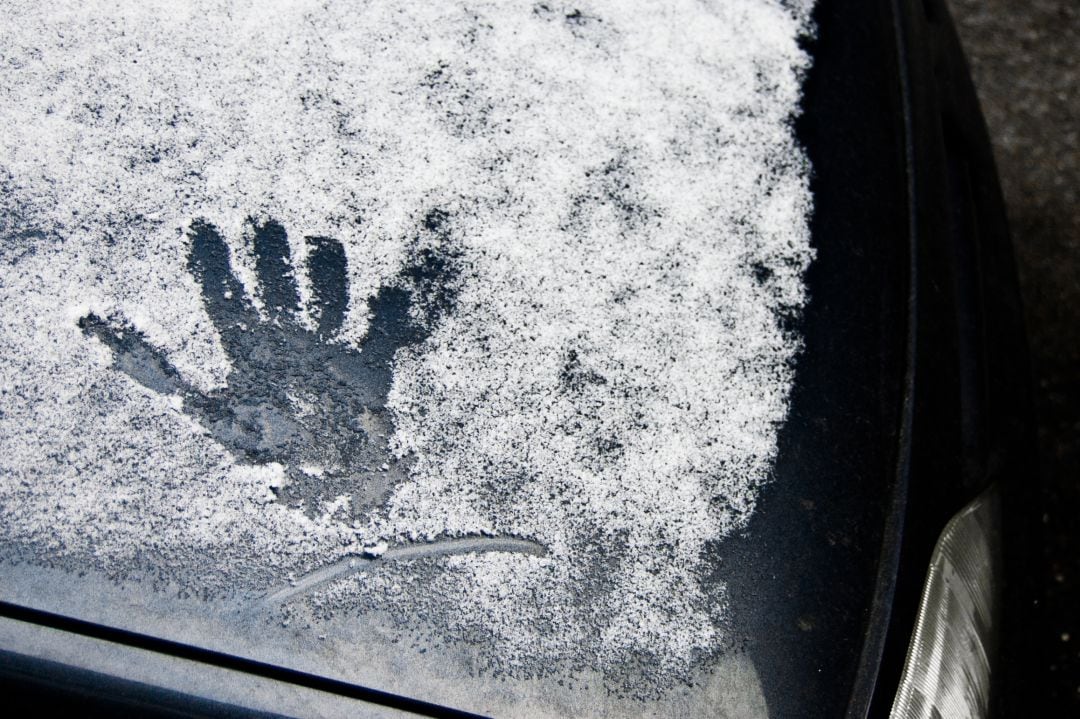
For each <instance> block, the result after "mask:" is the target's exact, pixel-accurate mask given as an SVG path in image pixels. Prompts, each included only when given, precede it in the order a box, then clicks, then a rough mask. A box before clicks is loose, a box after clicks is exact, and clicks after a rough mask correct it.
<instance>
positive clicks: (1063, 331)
mask: <svg viewBox="0 0 1080 719" xmlns="http://www.w3.org/2000/svg"><path fill="white" fill-rule="evenodd" d="M950 6H951V8H952V12H953V17H954V19H955V21H956V25H957V30H958V32H959V34H960V38H961V42H962V43H963V44H964V48H965V51H966V52H967V56H968V61H969V63H970V65H971V70H972V74H973V76H974V78H975V84H976V86H977V88H978V91H979V96H980V99H981V101H982V105H983V112H984V113H985V115H986V121H987V124H988V126H989V129H990V134H991V138H992V140H993V144H994V151H995V156H996V158H997V163H998V171H999V173H1000V175H1001V184H1002V188H1003V190H1004V193H1005V200H1006V204H1007V206H1008V211H1009V221H1010V226H1011V230H1012V235H1013V243H1014V246H1015V250H1016V256H1017V261H1018V264H1019V271H1020V283H1021V291H1022V294H1023V298H1024V303H1025V306H1026V314H1027V323H1028V337H1029V342H1030V345H1031V359H1032V366H1033V370H1034V381H1033V386H1034V388H1035V404H1036V411H1037V413H1038V423H1039V426H1038V431H1039V444H1040V454H1041V465H1042V466H1041V470H1042V505H1043V506H1042V512H1043V514H1042V524H1043V530H1044V533H1043V553H1042V556H1041V558H1040V562H1039V565H1038V571H1039V572H1040V573H1041V576H1042V579H1043V585H1044V596H1043V603H1044V616H1045V617H1046V619H1047V620H1048V621H1047V622H1046V623H1044V624H1043V625H1042V626H1041V627H1040V633H1041V636H1040V638H1039V642H1038V647H1039V650H1040V656H1039V657H1038V661H1037V663H1036V664H1035V665H1034V666H1033V667H1032V683H1033V685H1034V684H1035V683H1036V682H1039V681H1043V680H1045V681H1046V688H1047V690H1046V692H1045V696H1043V697H1041V698H1042V699H1044V700H1045V701H1046V702H1047V705H1046V707H1045V715H1052V716H1077V715H1078V712H1080V612H1078V611H1077V608H1078V607H1080V522H1078V519H1077V518H1078V516H1080V276H1078V274H1077V266H1078V264H1080V206H1078V205H1077V194H1078V192H1080V91H1078V90H1080V52H1078V50H1077V48H1080V3H1076V2H1075V0H1032V2H1025V3H1017V2H1010V1H1009V0H950Z"/></svg>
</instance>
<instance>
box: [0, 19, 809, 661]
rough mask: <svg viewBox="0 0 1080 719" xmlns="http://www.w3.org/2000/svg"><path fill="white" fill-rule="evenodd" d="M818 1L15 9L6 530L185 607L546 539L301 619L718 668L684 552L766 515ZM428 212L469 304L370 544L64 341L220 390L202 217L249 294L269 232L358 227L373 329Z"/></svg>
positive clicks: (385, 582) (1, 484)
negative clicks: (359, 562) (797, 131)
mask: <svg viewBox="0 0 1080 719" xmlns="http://www.w3.org/2000/svg"><path fill="white" fill-rule="evenodd" d="M811 4H812V0H792V1H789V2H780V1H779V0H710V1H705V0H701V1H695V2H692V1H690V0H685V1H672V2H631V1H629V0H620V1H619V2H610V3H601V2H586V3H582V4H577V5H572V6H571V5H563V4H559V3H553V2H542V3H533V2H497V3H493V2H474V3H468V4H467V5H464V6H462V5H460V4H458V3H404V2H366V3H339V4H331V5H330V6H329V7H326V6H324V3H321V2H295V3H267V2H232V3H222V2H191V3H177V2H172V1H170V2H145V1H140V2H122V3H115V2H101V3H94V2H84V1H80V2H77V3H76V2H70V3H65V2H51V3H38V2H5V3H4V6H5V10H4V15H5V20H4V22H3V23H2V26H0V188H2V189H0V196H2V198H3V200H2V201H3V203H4V204H3V213H4V214H3V220H2V221H3V223H4V228H3V237H4V245H3V248H2V250H0V253H2V254H3V258H4V261H3V263H0V412H2V413H0V517H2V521H0V528H2V529H0V533H2V535H3V537H4V540H5V541H6V542H7V543H8V544H9V545H11V546H16V545H18V546H20V547H30V548H31V549H30V550H28V551H31V552H32V553H33V552H38V553H39V555H40V556H48V557H50V558H52V559H62V558H64V557H72V558H79V561H85V560H87V559H89V560H90V561H91V562H92V563H93V564H95V565H97V566H100V567H103V568H106V569H108V570H109V571H115V572H118V573H123V572H125V571H128V570H129V569H130V570H131V571H134V569H133V568H134V567H136V566H138V567H140V568H145V566H154V567H158V568H159V570H160V571H161V572H163V573H164V574H165V575H167V576H168V577H170V579H172V580H173V581H181V582H187V583H188V584H189V585H191V587H192V589H193V590H194V591H199V590H200V589H205V588H207V587H210V588H212V589H217V590H228V589H238V588H239V589H245V588H246V589H248V590H253V589H255V588H257V587H260V586H263V587H266V586H269V585H270V583H271V581H272V580H275V579H280V578H281V577H283V576H285V575H286V574H287V573H289V572H303V571H307V570H311V569H315V568H317V567H319V566H323V565H325V564H328V563H332V562H334V561H337V560H339V559H340V558H341V557H342V556H344V555H345V554H347V553H356V554H359V553H361V552H362V551H363V548H364V547H372V546H378V547H393V546H396V545H400V544H402V543H404V542H415V541H424V540H425V539H429V538H437V537H446V536H451V537H453V536H481V535H485V534H487V535H493V536H513V537H521V538H526V539H529V540H532V541H534V542H537V543H540V544H542V545H544V546H545V547H546V548H547V553H546V554H545V555H544V556H533V555H517V554H513V553H502V552H491V553H476V554H463V555H456V556H452V557H436V558H434V559H424V560H417V561H413V562H401V563H398V564H394V563H382V564H379V565H378V567H379V568H378V569H372V570H369V571H366V572H364V573H361V574H357V575H352V576H349V577H346V578H343V579H341V580H339V581H338V582H336V583H335V584H333V585H328V587H327V588H326V589H324V590H322V591H323V595H322V597H321V598H320V599H319V601H320V602H330V605H331V606H338V607H352V606H361V605H363V606H369V607H370V606H374V607H383V608H387V609H388V610H390V611H391V613H392V614H396V615H398V616H404V617H406V618H407V617H408V616H409V612H410V608H413V607H422V608H423V615H424V616H426V617H428V618H429V620H431V621H433V622H434V623H435V624H436V625H437V626H442V628H443V630H444V631H445V632H447V633H448V634H450V635H451V636H464V637H469V638H470V640H472V641H483V642H486V643H487V644H488V645H489V647H490V648H489V649H488V651H487V652H486V656H489V657H494V659H493V660H492V661H493V663H495V664H498V665H499V667H500V668H501V669H502V670H503V671H506V672H509V673H511V674H513V673H515V672H516V673H519V674H529V673H533V674H535V673H537V672H540V671H543V670H545V668H548V667H551V666H554V665H556V664H559V663H560V662H561V663H563V664H565V665H569V666H575V665H576V666H582V665H586V666H593V667H601V668H605V667H606V668H612V669H613V670H617V669H618V668H619V667H622V666H624V665H629V664H632V663H634V662H635V660H640V659H641V658H642V657H646V658H648V659H649V663H650V664H651V665H653V666H655V667H657V669H656V670H655V671H658V672H666V673H669V676H668V677H667V678H670V677H671V676H674V675H678V674H681V673H685V671H686V670H687V668H688V667H690V666H691V663H692V662H693V661H694V660H695V658H697V657H699V656H702V655H707V654H709V653H711V652H714V651H716V650H717V648H718V647H720V646H721V645H722V642H723V633H722V626H723V619H724V609H723V607H724V588H723V586H722V585H716V584H712V585H706V584H705V583H704V582H703V581H702V578H703V575H704V572H705V570H706V569H707V568H706V567H705V566H704V565H703V558H702V553H703V549H704V548H705V546H706V543H708V542H710V541H714V540H720V539H722V538H723V537H724V536H726V535H728V534H730V533H731V532H733V531H736V530H738V529H740V528H742V527H744V526H745V525H746V522H747V519H748V517H749V516H750V514H751V513H752V512H753V510H754V505H755V498H756V496H757V492H758V488H759V487H760V485H761V484H762V483H763V482H765V481H767V479H768V477H769V472H770V467H771V463H772V461H773V459H774V455H775V452H776V438H777V428H778V426H779V425H780V423H781V422H782V421H783V420H784V418H785V414H786V410H787V398H788V394H789V390H790V386H791V383H792V361H793V358H794V356H795V354H796V352H797V351H798V347H799V341H798V338H797V337H795V336H793V335H792V334H790V333H789V332H787V331H785V329H784V323H785V320H786V319H787V318H788V317H790V316H791V315H793V314H794V313H797V312H798V310H799V309H800V308H801V306H802V304H803V302H804V300H805V295H804V286H803V283H802V276H803V272H804V270H805V268H806V266H807V264H808V262H809V261H810V260H811V258H812V250H811V248H810V245H809V229H808V218H809V214H810V211H811V200H810V194H809V190H808V166H807V162H806V159H805V156H804V155H803V153H802V151H801V150H800V148H799V147H798V146H797V144H796V141H795V139H794V136H793V130H792V125H791V121H792V118H793V116H794V115H795V114H796V113H797V109H798V100H799V95H800V81H801V77H802V73H803V72H804V71H805V69H806V67H807V65H808V58H807V56H806V55H805V53H804V52H803V51H802V50H801V48H800V46H799V40H800V38H801V37H802V36H804V35H805V34H807V33H808V32H809V31H810V25H809V19H808V17H809V11H810V6H811ZM433 209H438V210H440V211H441V212H444V213H446V216H447V217H448V218H449V219H448V220H447V222H448V225H449V226H450V227H451V230H450V232H451V233H452V236H453V238H454V241H455V243H456V244H457V248H458V252H460V259H459V262H460V265H461V268H462V269H461V272H462V275H461V287H460V290H459V292H458V295H457V298H456V305H455V308H454V311H453V312H452V313H450V314H448V315H447V316H445V317H443V318H442V319H441V320H440V323H439V325H438V326H437V327H436V328H435V330H434V333H433V334H432V335H431V337H429V338H428V340H427V341H426V342H425V343H424V344H422V345H417V346H413V347H409V348H406V349H403V350H401V351H399V352H398V356H397V361H396V366H395V371H394V380H393V388H392V391H391V394H390V397H389V402H388V406H389V408H390V409H391V410H392V412H393V417H394V422H395V426H396V433H395V434H394V435H393V437H392V447H393V449H394V451H395V452H396V453H397V454H398V455H400V456H401V457H409V458H411V459H410V461H411V463H412V464H411V473H410V475H409V479H408V481H407V482H405V483H404V484H401V485H400V486H398V487H397V489H396V491H395V492H394V494H393V495H392V497H391V498H390V500H389V502H388V503H387V504H386V506H384V507H383V508H382V509H381V510H380V511H378V512H376V513H374V514H373V515H372V516H370V517H369V518H368V519H367V520H366V523H365V522H360V523H357V524H356V526H353V523H352V522H348V523H347V522H345V521H343V520H340V512H339V511H338V510H339V509H340V506H339V505H340V502H338V503H334V502H329V503H328V504H327V506H326V507H325V508H324V509H325V512H324V513H323V514H322V515H320V516H317V517H315V518H312V516H311V513H310V512H308V513H305V512H302V511H299V510H297V509H292V508H289V507H287V506H285V505H283V504H281V503H279V502H275V501H274V494H273V493H272V492H271V488H272V487H277V486H280V485H281V482H282V476H283V475H282V471H283V470H282V467H280V466H278V465H273V464H270V465H264V466H255V467H253V466H238V465H236V464H235V462H234V460H233V458H232V457H231V456H230V455H229V454H228V453H227V452H226V451H224V450H223V449H222V448H221V447H220V446H218V445H217V444H216V443H215V442H214V440H213V438H211V437H210V436H209V435H208V433H207V432H206V431H205V430H204V428H202V427H201V426H200V425H199V424H198V423H197V422H195V421H194V420H192V419H190V418H189V417H187V416H186V415H185V414H183V412H182V411H181V403H179V402H178V401H177V399H176V398H170V397H166V396H161V395H156V394H154V393H153V392H151V391H148V390H147V389H145V388H144V387H142V386H140V385H138V384H137V383H135V382H133V381H132V380H131V379H130V378H129V377H127V376H126V375H124V374H122V373H119V372H116V371H115V370H114V369H113V368H112V367H111V355H110V352H109V350H108V349H107V348H106V347H104V346H103V345H102V344H101V343H99V342H97V341H95V340H94V339H92V338H90V337H88V336H87V335H86V334H84V333H83V332H81V331H80V330H79V329H78V327H77V326H76V321H77V320H78V319H79V318H80V317H83V316H85V315H86V314H87V313H88V312H90V311H93V312H95V313H97V314H98V315H100V316H103V317H104V316H122V317H124V318H126V320H127V321H128V322H129V323H130V324H131V325H133V326H134V327H137V328H138V329H139V330H140V331H141V332H142V333H143V334H144V335H145V337H146V338H147V340H148V341H149V342H151V343H152V344H154V345H156V346H157V347H160V348H162V350H163V351H164V352H165V353H166V354H167V355H168V357H169V358H170V360H171V362H172V363H173V364H174V365H175V366H176V367H177V369H178V370H179V371H180V373H181V374H182V375H183V376H184V377H185V379H186V380H187V381H188V382H190V383H191V384H192V385H194V386H196V387H199V388H202V389H203V390H205V391H209V390H212V389H214V388H215V387H220V386H221V385H222V383H223V382H224V381H225V377H226V375H227V374H228V371H229V364H228V359H227V357H226V355H225V353H224V352H223V350H222V346H221V344H220V342H219V338H218V337H217V335H216V333H215V330H214V327H213V325H212V323H211V322H210V321H209V319H208V317H207V315H206V313H205V312H204V310H203V305H202V302H201V298H200V295H199V288H198V286H197V284H196V282H195V280H194V279H193V278H192V277H191V276H190V275H189V274H188V272H187V267H186V263H185V258H186V255H187V252H188V243H189V240H188V238H187V232H188V229H189V227H190V226H191V223H192V222H193V220H195V219H196V218H205V219H206V220H207V221H209V222H212V223H213V224H214V225H216V226H217V227H218V228H219V229H220V231H221V234H222V236H224V237H225V238H226V239H227V241H228V242H229V243H230V247H231V252H232V262H233V266H234V267H235V268H236V269H237V272H238V274H239V275H240V278H241V280H242V281H243V282H244V283H245V284H246V286H247V289H248V293H249V294H250V295H251V296H253V297H257V296H258V293H257V288H256V287H255V279H254V278H255V269H254V260H253V259H252V257H251V254H250V251H249V250H248V242H249V233H250V226H248V225H246V224H245V221H246V219H247V218H248V217H249V216H255V217H259V218H273V219H274V220H276V221H278V222H280V223H281V224H282V225H283V226H284V227H285V228H286V229H287V231H288V233H289V241H290V243H291V247H292V250H293V253H294V256H296V257H302V256H303V255H304V253H305V252H306V249H305V244H304V239H303V238H304V237H305V236H308V235H317V236H328V237H334V238H337V239H338V240H340V241H342V243H343V244H344V246H345V251H346V255H347V259H348V261H349V291H350V311H349V314H348V315H347V317H346V319H345V323H344V326H343V338H342V339H341V340H340V341H344V342H351V343H359V342H360V341H361V340H362V339H363V337H364V336H365V334H366V332H367V322H368V317H367V314H366V311H365V307H366V305H365V302H366V301H367V299H368V298H370V297H372V296H374V295H375V293H376V292H377V291H378V289H379V287H380V286H383V285H384V284H386V283H388V282H391V281H392V279H393V278H394V277H395V276H396V275H397V274H398V273H399V272H400V271H401V267H402V265H403V263H404V262H405V261H406V257H405V255H406V253H407V251H408V247H409V242H410V241H411V240H413V238H415V237H416V233H417V227H418V226H419V225H420V223H422V221H423V218H424V216H425V215H426V213H428V212H430V211H432V210H433ZM298 279H299V282H300V294H301V297H302V299H303V300H304V301H310V300H311V299H312V296H313V295H312V291H311V288H310V286H309V285H308V284H307V280H306V278H304V277H300V278H298ZM256 302H257V299H256ZM316 475H317V473H313V474H312V476H316ZM383 543H385V544H383ZM384 551H385V549H384ZM671 672H674V674H670V673H671Z"/></svg>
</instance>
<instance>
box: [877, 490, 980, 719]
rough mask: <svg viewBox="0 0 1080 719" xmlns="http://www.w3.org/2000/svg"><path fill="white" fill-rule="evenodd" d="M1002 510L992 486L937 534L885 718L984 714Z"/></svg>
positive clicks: (909, 718) (949, 718) (944, 718)
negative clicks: (900, 673) (901, 670)
mask: <svg viewBox="0 0 1080 719" xmlns="http://www.w3.org/2000/svg"><path fill="white" fill-rule="evenodd" d="M1000 513H1001V498H1000V495H999V492H998V490H997V488H996V486H993V487H991V488H990V489H988V490H987V491H986V492H984V493H983V494H982V495H980V496H979V497H978V498H977V499H976V500H975V501H974V502H972V503H971V504H969V505H968V506H967V507H965V508H964V509H963V510H962V511H961V512H960V513H959V514H957V515H956V516H955V517H953V518H952V520H950V521H949V523H948V524H947V525H946V526H945V530H944V531H943V532H942V533H941V538H940V539H938V542H937V546H936V547H935V548H934V554H933V556H932V558H931V560H930V570H929V572H928V573H927V576H926V584H925V585H924V586H923V593H922V601H921V602H920V605H919V616H918V620H917V622H916V624H915V634H914V636H913V637H912V641H911V646H910V647H909V648H908V654H907V661H906V662H905V664H904V674H903V677H902V678H901V680H900V688H899V690H898V691H897V694H896V700H895V701H894V702H893V707H892V712H891V713H890V715H889V716H890V719H916V718H919V719H922V718H923V717H925V718H926V719H930V718H931V717H934V718H937V717H940V718H941V719H951V718H952V717H957V718H964V719H967V718H968V717H986V716H989V704H990V679H991V675H992V673H993V666H994V662H995V656H996V651H995V649H996V641H997V626H998V621H997V619H998V612H999V611H1000V588H1001V522H1000Z"/></svg>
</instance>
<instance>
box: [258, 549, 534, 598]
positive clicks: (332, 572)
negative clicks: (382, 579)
mask: <svg viewBox="0 0 1080 719" xmlns="http://www.w3.org/2000/svg"><path fill="white" fill-rule="evenodd" d="M470 552H508V553H512V554H528V555H532V556H534V557H543V556H545V555H547V547H545V546H544V545H542V544H539V543H537V542H533V541H530V540H528V539H517V538H516V537H464V538H461V539H447V540H443V541H440V542H432V543H429V544H404V545H400V546H397V547H391V548H390V549H388V550H386V552H384V553H383V554H381V555H379V556H377V557H364V556H356V555H350V556H347V557H345V558H344V559H342V560H340V561H338V562H335V563H334V564H331V565H329V566H327V567H323V568H321V569H316V570H315V571H314V572H311V573H309V574H306V575H304V576H303V577H302V578H301V579H299V580H298V581H297V582H296V583H295V584H290V585H288V586H286V587H281V588H279V589H277V590H276V591H273V592H270V593H269V594H267V595H266V596H265V597H263V598H262V599H261V600H260V604H261V605H263V606H274V605H276V604H280V603H282V602H285V601H288V600H289V599H291V598H292V597H294V596H296V595H297V594H303V593H305V592H308V591H310V590H312V589H314V588H315V587H317V586H319V585H321V584H325V583H327V582H329V581H331V580H333V579H338V578H340V577H345V576H348V575H349V574H352V573H353V572H359V571H361V570H363V569H365V568H367V567H371V566H374V565H378V564H382V563H385V562H402V561H407V560H410V559H427V558H428V557H445V556H449V555H452V554H468V553H470Z"/></svg>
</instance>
